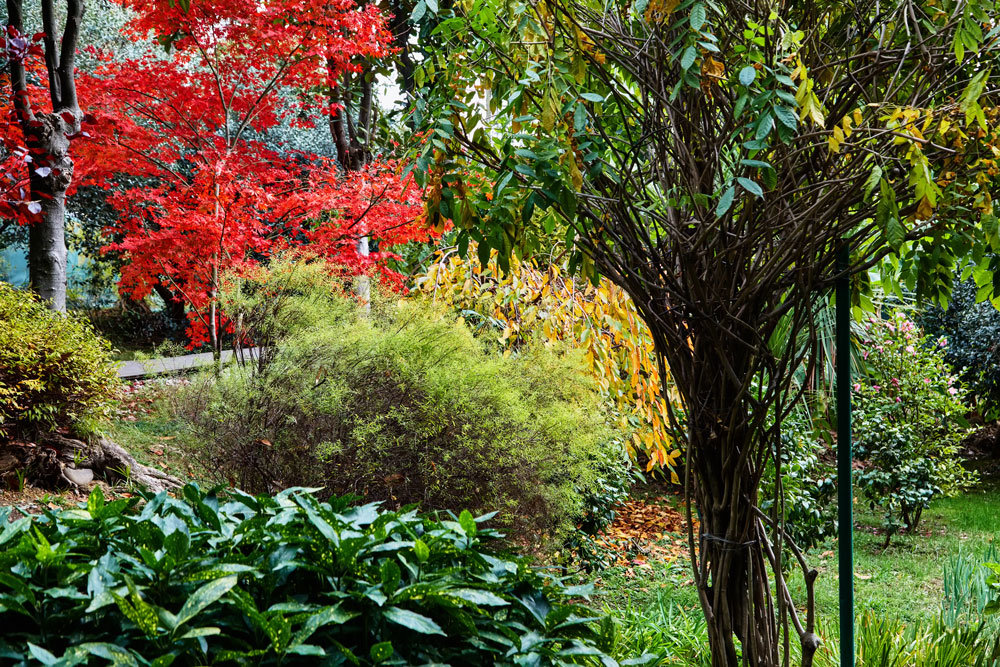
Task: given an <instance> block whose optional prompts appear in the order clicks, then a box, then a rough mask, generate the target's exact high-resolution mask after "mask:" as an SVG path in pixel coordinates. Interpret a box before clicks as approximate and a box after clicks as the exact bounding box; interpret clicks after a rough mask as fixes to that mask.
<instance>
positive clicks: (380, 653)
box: [368, 642, 393, 664]
mask: <svg viewBox="0 0 1000 667" xmlns="http://www.w3.org/2000/svg"><path fill="white" fill-rule="evenodd" d="M368 653H369V655H371V658H372V662H374V663H376V664H378V663H380V662H385V661H386V660H388V659H389V658H391V657H392V654H393V650H392V642H379V643H378V644H374V645H372V647H371V649H370V650H369V651H368Z"/></svg>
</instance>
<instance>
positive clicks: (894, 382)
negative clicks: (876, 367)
mask: <svg viewBox="0 0 1000 667" xmlns="http://www.w3.org/2000/svg"><path fill="white" fill-rule="evenodd" d="M891 382H892V386H893V387H898V386H899V378H892V380H891Z"/></svg>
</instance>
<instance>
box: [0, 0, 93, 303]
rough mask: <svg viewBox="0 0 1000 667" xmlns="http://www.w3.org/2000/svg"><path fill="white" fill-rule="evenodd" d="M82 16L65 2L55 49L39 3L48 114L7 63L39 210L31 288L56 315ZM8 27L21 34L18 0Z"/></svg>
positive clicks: (45, 7)
mask: <svg viewBox="0 0 1000 667" xmlns="http://www.w3.org/2000/svg"><path fill="white" fill-rule="evenodd" d="M84 10H85V4H84V2H83V0H66V25H65V28H64V30H63V31H62V39H61V40H59V43H58V44H57V43H56V37H57V33H56V26H55V17H54V13H53V7H52V3H51V1H47V2H43V3H42V24H43V30H44V33H43V37H42V41H43V43H44V46H45V67H46V71H47V73H48V87H49V98H50V100H51V103H52V112H51V113H36V112H35V111H34V110H33V109H32V105H31V101H30V100H29V98H28V87H27V77H26V75H25V69H24V63H23V62H21V60H19V59H17V58H14V57H10V58H9V59H8V68H9V70H10V85H11V94H12V96H13V99H14V109H15V112H16V115H17V119H18V123H19V124H20V126H21V131H22V134H23V135H24V143H25V146H26V147H27V148H28V153H29V155H30V156H31V158H32V160H31V162H30V163H29V164H28V169H29V182H30V184H31V199H32V202H33V203H34V204H37V205H39V206H40V207H41V220H39V221H36V222H34V223H33V224H31V225H30V227H29V233H28V270H29V274H30V280H31V286H32V289H34V290H35V291H36V292H37V293H38V295H39V296H40V297H42V299H44V300H45V301H46V302H47V303H48V304H49V307H50V308H52V309H53V310H57V311H65V310H66V238H65V235H66V232H65V227H66V191H67V189H68V188H69V186H70V183H72V181H73V160H72V159H71V158H70V154H69V146H70V140H69V138H70V136H73V135H76V134H78V133H79V132H80V123H81V121H82V114H81V113H80V109H79V106H78V104H77V97H76V81H75V78H74V76H75V74H74V62H75V57H76V44H77V39H78V37H79V34H80V24H81V22H82V21H83V13H84ZM7 25H8V29H9V31H11V35H10V36H14V35H21V34H22V33H23V31H24V16H23V11H22V0H7Z"/></svg>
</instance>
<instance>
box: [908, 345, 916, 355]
mask: <svg viewBox="0 0 1000 667" xmlns="http://www.w3.org/2000/svg"><path fill="white" fill-rule="evenodd" d="M906 351H907V352H909V353H910V354H916V353H917V351H916V350H915V349H913V346H912V345H907V346H906Z"/></svg>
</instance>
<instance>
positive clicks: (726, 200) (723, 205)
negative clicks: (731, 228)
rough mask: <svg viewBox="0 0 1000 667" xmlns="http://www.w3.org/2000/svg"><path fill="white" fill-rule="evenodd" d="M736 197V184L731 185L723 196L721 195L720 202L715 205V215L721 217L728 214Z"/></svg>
mask: <svg viewBox="0 0 1000 667" xmlns="http://www.w3.org/2000/svg"><path fill="white" fill-rule="evenodd" d="M735 197H736V186H734V185H731V186H729V187H728V188H726V190H725V192H723V193H722V196H721V197H719V203H718V205H717V206H716V207H715V216H716V217H718V218H721V217H722V216H724V215H725V214H726V212H727V211H728V210H729V208H730V207H731V206H732V205H733V199H734V198H735Z"/></svg>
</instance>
